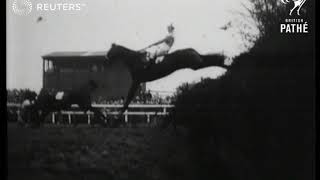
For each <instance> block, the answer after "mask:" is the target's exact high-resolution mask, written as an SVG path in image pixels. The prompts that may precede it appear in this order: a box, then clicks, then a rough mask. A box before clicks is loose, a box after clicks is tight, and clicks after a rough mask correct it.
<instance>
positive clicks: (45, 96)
mask: <svg viewBox="0 0 320 180" xmlns="http://www.w3.org/2000/svg"><path fill="white" fill-rule="evenodd" d="M97 87H98V86H97V84H96V83H95V82H94V81H93V80H90V81H89V82H88V83H86V84H85V85H83V86H82V87H80V88H78V89H74V90H69V91H62V92H63V95H62V98H61V99H57V98H56V96H57V93H58V92H60V93H61V91H55V90H46V89H41V91H40V93H39V95H38V97H37V100H36V101H35V103H34V105H32V107H31V108H30V110H31V111H33V114H34V116H37V117H34V118H33V119H32V120H33V122H34V123H35V124H36V125H40V124H41V123H42V122H44V119H45V118H46V117H47V116H48V115H49V114H50V113H52V112H60V111H61V110H68V109H70V108H71V106H72V105H73V104H76V105H78V106H79V108H80V109H81V110H82V111H83V112H84V113H86V112H87V111H88V110H90V111H92V112H94V119H93V123H95V122H96V123H101V124H104V123H105V122H104V120H105V118H104V116H103V115H102V113H101V112H100V111H99V110H97V109H95V108H93V107H92V106H91V96H90V95H91V93H92V92H93V91H94V90H95V89H96V88H97Z"/></svg>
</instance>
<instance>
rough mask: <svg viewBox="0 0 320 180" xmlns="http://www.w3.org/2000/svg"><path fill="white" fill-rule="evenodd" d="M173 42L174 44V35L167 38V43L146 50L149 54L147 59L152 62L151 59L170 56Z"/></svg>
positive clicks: (171, 34)
mask: <svg viewBox="0 0 320 180" xmlns="http://www.w3.org/2000/svg"><path fill="white" fill-rule="evenodd" d="M173 42H174V34H173V33H170V34H169V35H168V36H167V37H166V38H165V41H164V42H162V43H161V44H158V45H154V46H151V47H149V48H147V49H145V51H146V52H147V59H148V60H150V59H154V58H156V57H159V56H164V55H166V54H168V52H169V51H170V49H171V47H172V45H173Z"/></svg>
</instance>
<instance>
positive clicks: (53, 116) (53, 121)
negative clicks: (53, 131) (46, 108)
mask: <svg viewBox="0 0 320 180" xmlns="http://www.w3.org/2000/svg"><path fill="white" fill-rule="evenodd" d="M54 114H55V113H54V112H53V113H52V124H54V123H55V121H56V120H55V115H54Z"/></svg>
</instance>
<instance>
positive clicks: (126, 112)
mask: <svg viewBox="0 0 320 180" xmlns="http://www.w3.org/2000/svg"><path fill="white" fill-rule="evenodd" d="M124 114H125V115H124V122H125V123H128V110H126V111H125V112H124Z"/></svg>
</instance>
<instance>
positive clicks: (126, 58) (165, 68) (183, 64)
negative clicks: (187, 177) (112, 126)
mask: <svg viewBox="0 0 320 180" xmlns="http://www.w3.org/2000/svg"><path fill="white" fill-rule="evenodd" d="M145 56H146V54H145V53H143V52H137V51H133V50H130V49H128V48H125V47H123V46H120V45H116V44H112V47H111V48H110V50H109V51H108V53H107V57H106V58H107V59H108V60H109V61H108V62H110V63H113V62H115V61H119V60H120V61H123V62H124V63H125V64H126V65H127V66H128V68H129V71H130V74H131V77H132V81H133V82H132V85H131V87H130V89H129V92H128V95H127V98H126V101H125V103H124V106H123V108H122V110H121V112H122V113H123V112H124V111H125V110H126V109H127V108H128V106H129V103H130V102H131V100H132V99H133V97H134V95H135V93H136V91H137V89H138V87H139V85H140V83H144V82H148V81H154V80H157V79H160V78H162V77H165V76H167V75H169V74H171V73H173V72H174V71H176V70H178V69H184V68H191V69H193V70H197V69H201V68H205V67H209V66H220V67H224V68H226V67H227V66H226V65H225V64H224V61H225V59H226V57H225V56H224V55H221V54H212V55H200V54H199V53H198V52H197V51H196V50H194V49H192V48H188V49H181V50H177V51H175V52H172V53H170V54H168V55H166V56H164V58H163V60H162V61H161V62H160V63H157V64H156V63H149V64H148V65H147V66H146V62H145Z"/></svg>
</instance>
